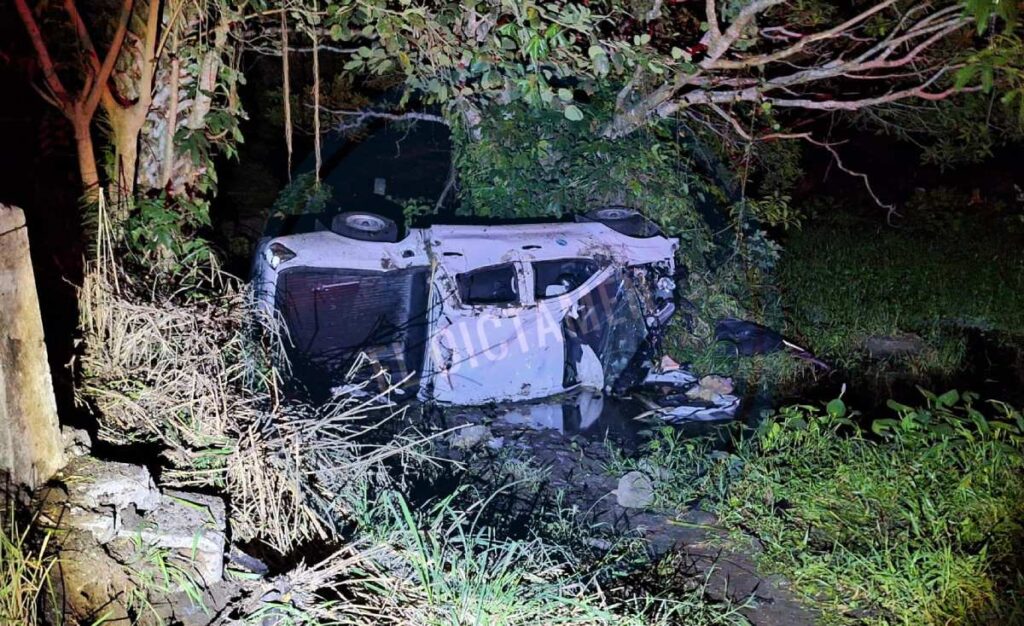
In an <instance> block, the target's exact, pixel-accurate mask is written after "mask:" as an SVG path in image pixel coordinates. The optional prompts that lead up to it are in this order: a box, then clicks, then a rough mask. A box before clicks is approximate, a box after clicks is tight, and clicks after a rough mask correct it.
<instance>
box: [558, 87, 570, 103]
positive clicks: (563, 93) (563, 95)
mask: <svg viewBox="0 0 1024 626" xmlns="http://www.w3.org/2000/svg"><path fill="white" fill-rule="evenodd" d="M558 98H559V99H560V100H561V101H562V102H572V91H571V90H569V89H566V88H565V87H562V88H561V89H559V90H558Z"/></svg>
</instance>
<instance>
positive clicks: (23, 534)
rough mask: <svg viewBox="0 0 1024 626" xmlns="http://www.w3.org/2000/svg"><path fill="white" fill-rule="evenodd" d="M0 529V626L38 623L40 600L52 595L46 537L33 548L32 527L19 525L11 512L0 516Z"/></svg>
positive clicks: (50, 565)
mask: <svg viewBox="0 0 1024 626" xmlns="http://www.w3.org/2000/svg"><path fill="white" fill-rule="evenodd" d="M0 526H2V528H0V624H22V625H24V626H36V625H37V624H42V623H43V621H42V618H43V616H42V614H41V606H42V601H43V599H44V598H45V597H46V595H48V594H51V593H52V589H51V588H50V582H49V580H50V578H49V577H50V572H51V571H52V570H53V568H54V566H55V565H56V564H57V560H56V558H54V557H53V556H52V555H50V554H48V552H47V546H48V544H49V539H50V535H49V534H47V535H45V536H44V537H43V539H42V541H41V542H40V543H39V544H38V545H34V544H33V543H32V542H31V541H30V540H29V538H30V531H31V530H32V526H31V525H29V524H26V525H19V524H18V522H17V521H16V516H15V515H14V512H13V510H8V511H7V514H6V515H3V516H0Z"/></svg>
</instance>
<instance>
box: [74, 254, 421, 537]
mask: <svg viewBox="0 0 1024 626" xmlns="http://www.w3.org/2000/svg"><path fill="white" fill-rule="evenodd" d="M104 242H109V240H107V239H104V238H103V237H101V245H100V246H99V254H98V257H97V259H96V260H94V261H93V262H92V263H90V264H89V265H88V267H87V271H86V273H85V279H84V281H83V285H82V288H81V291H80V295H79V306H80V311H81V320H80V322H81V324H80V325H81V330H82V334H83V341H84V350H83V352H82V355H81V363H80V366H81V373H82V377H81V384H80V386H79V389H78V398H79V400H80V401H81V402H82V403H83V404H85V405H87V406H89V407H91V408H92V409H93V410H94V412H95V414H96V417H97V419H98V421H99V425H100V427H99V436H100V438H102V439H103V440H105V441H108V442H110V443H113V444H115V445H125V446H129V445H133V444H137V443H140V442H146V443H151V444H156V445H158V446H159V447H160V448H161V449H162V455H163V457H164V458H165V461H166V465H167V466H168V467H167V469H166V470H165V471H164V473H163V475H162V481H163V482H164V483H165V484H167V485H171V486H178V487H192V488H194V487H204V488H210V487H212V488H217V489H220V490H222V491H223V492H224V493H226V494H228V495H229V497H230V500H231V507H230V510H231V512H232V532H233V535H234V536H235V537H236V538H239V539H253V538H259V539H261V540H263V541H265V542H266V543H268V544H269V545H270V546H271V547H273V548H275V549H277V550H279V551H281V552H284V553H286V552H288V550H289V549H290V548H292V547H294V546H295V545H297V544H299V543H302V542H305V541H308V540H311V539H326V538H328V537H330V536H331V535H332V534H333V533H334V532H335V531H336V530H337V528H338V526H339V524H340V523H342V522H343V521H344V520H345V519H346V518H347V516H348V515H349V514H350V513H351V511H352V502H353V499H354V498H357V497H359V496H360V495H361V493H362V490H363V489H364V487H365V486H366V485H373V486H378V487H380V486H384V485H386V484H387V483H388V482H389V481H390V477H389V475H388V472H387V471H386V469H385V467H384V463H385V461H386V460H388V459H389V458H392V457H395V456H402V457H405V460H406V461H408V460H409V456H410V455H412V454H414V453H415V450H416V442H415V441H406V440H395V441H392V442H390V443H382V444H369V443H366V439H367V436H366V435H367V434H368V433H369V432H370V431H372V430H373V429H375V428H378V427H380V425H381V424H382V423H383V422H386V421H388V420H393V419H396V418H399V417H401V414H402V412H403V410H404V409H402V408H399V407H398V406H396V404H395V402H394V401H393V399H392V394H393V392H394V390H395V388H396V387H397V383H396V384H392V382H391V381H390V380H388V379H387V376H386V374H385V373H384V372H383V371H381V369H380V368H379V366H377V365H376V364H375V363H373V362H371V361H370V360H369V359H367V358H365V357H363V358H360V359H357V360H356V362H355V364H354V365H353V366H352V368H351V370H350V371H349V374H348V376H347V381H346V383H347V384H346V385H345V388H346V391H345V393H344V394H342V395H340V396H338V397H336V398H335V399H334V400H333V401H332V402H330V403H328V404H325V405H317V406H312V405H309V404H303V403H299V402H293V401H288V400H284V399H282V397H281V394H280V392H279V390H280V386H281V385H280V383H281V379H280V376H279V372H278V369H277V368H278V367H280V366H282V364H284V363H285V362H284V360H283V357H282V355H283V353H284V351H283V349H282V346H283V341H285V340H286V338H285V337H283V336H282V334H281V332H280V331H279V329H280V325H279V324H277V323H275V321H274V320H269V319H266V316H265V315H262V314H261V313H259V312H258V309H257V308H256V307H254V306H252V304H251V298H250V296H249V293H248V288H247V287H246V286H245V285H244V284H242V283H241V282H240V281H238V280H237V279H235V278H234V277H232V276H229V275H227V274H225V273H223V272H221V271H220V270H219V269H218V268H217V267H216V266H213V265H209V266H205V267H202V268H195V269H193V271H192V272H190V273H187V274H181V273H179V274H176V275H171V274H168V273H155V272H147V271H144V270H142V269H141V268H137V267H136V268H133V270H132V271H131V272H129V271H126V269H125V267H124V265H123V263H121V262H120V261H118V260H117V259H118V258H119V257H118V256H117V255H116V254H115V252H114V246H113V245H111V244H109V243H104ZM196 285H202V286H201V287H197V286H196Z"/></svg>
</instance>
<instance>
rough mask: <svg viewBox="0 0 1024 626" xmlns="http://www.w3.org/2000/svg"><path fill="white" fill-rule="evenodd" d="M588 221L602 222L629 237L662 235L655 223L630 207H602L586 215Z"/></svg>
mask: <svg viewBox="0 0 1024 626" xmlns="http://www.w3.org/2000/svg"><path fill="white" fill-rule="evenodd" d="M584 218H586V221H590V222H600V223H601V224H604V225H605V226H607V227H608V228H611V229H612V230H614V231H616V232H618V233H621V234H623V235H626V236H628V237H651V236H654V235H659V234H661V233H660V231H659V230H658V227H657V226H655V225H654V223H653V222H651V221H650V220H648V219H647V218H646V217H644V216H643V215H642V214H641V213H640V212H639V211H637V210H636V209H631V208H629V207H628V206H619V205H612V206H602V207H597V208H596V209H591V210H589V211H587V212H586V213H585V214H584Z"/></svg>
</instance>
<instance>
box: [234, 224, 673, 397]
mask: <svg viewBox="0 0 1024 626" xmlns="http://www.w3.org/2000/svg"><path fill="white" fill-rule="evenodd" d="M396 239H397V228H396V227H395V225H394V223H393V222H391V221H390V220H387V219H385V218H382V217H379V216H376V215H373V214H368V213H342V214H340V215H337V216H335V217H334V218H333V220H331V223H330V224H329V225H327V224H322V225H321V227H320V229H318V230H316V231H315V232H307V233H301V234H291V235H284V236H280V237H275V238H271V239H266V240H264V241H263V242H261V244H260V247H259V250H257V255H256V260H255V267H254V272H253V284H254V286H255V288H256V293H257V294H258V298H259V300H260V302H261V304H262V306H264V307H265V308H266V309H267V310H268V311H271V312H273V313H274V314H276V315H279V316H280V317H281V319H283V321H284V324H285V327H286V329H287V331H288V335H289V338H290V344H291V350H290V351H291V355H290V356H291V358H292V362H293V365H296V366H297V367H308V368H312V369H314V370H317V371H319V372H320V374H321V375H325V376H326V377H327V379H328V380H329V379H330V378H331V377H335V380H336V381H340V376H341V374H342V372H343V371H344V369H345V368H347V364H348V363H349V362H350V361H351V359H352V358H353V357H354V355H357V354H359V353H366V354H368V355H369V356H370V357H372V358H374V359H376V360H377V361H379V362H380V364H381V365H382V366H383V367H384V368H385V369H387V370H388V371H389V372H390V374H391V377H392V380H405V379H409V380H411V381H413V383H414V384H415V385H416V390H417V393H418V396H419V398H420V399H421V400H424V401H434V402H440V403H450V404H462V405H481V404H488V403H492V402H506V401H518V400H529V399H534V398H541V397H546V396H550V395H554V394H558V393H562V392H566V391H571V390H574V389H591V390H595V391H602V390H612V391H621V390H623V389H625V388H628V387H630V386H632V385H633V384H636V383H638V382H640V381H642V380H643V378H644V377H645V376H646V374H647V368H646V366H645V365H646V364H647V363H650V362H651V360H652V358H653V355H654V350H655V349H656V344H657V341H658V338H659V337H660V335H661V332H662V330H663V329H664V328H665V325H666V324H667V322H668V320H669V318H670V317H671V316H672V314H673V312H674V311H675V304H674V296H673V294H674V289H675V280H674V272H675V261H674V257H675V252H676V249H677V247H678V241H677V240H675V239H672V238H668V237H665V236H664V235H662V233H661V232H660V231H659V230H658V228H657V227H656V226H655V225H654V224H653V223H652V222H650V221H649V220H647V219H646V218H644V217H643V216H642V215H640V214H639V213H637V212H635V211H632V210H630V209H627V208H624V207H607V208H602V209H597V210H594V211H591V212H590V213H588V214H587V215H586V216H582V217H580V218H579V219H578V221H577V222H575V223H545V224H526V225H499V226H479V225H473V226H469V225H453V226H433V227H431V228H426V229H412V230H410V232H409V233H408V234H407V235H406V236H405V237H404V238H403V239H402V240H400V241H398V240H396Z"/></svg>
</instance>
